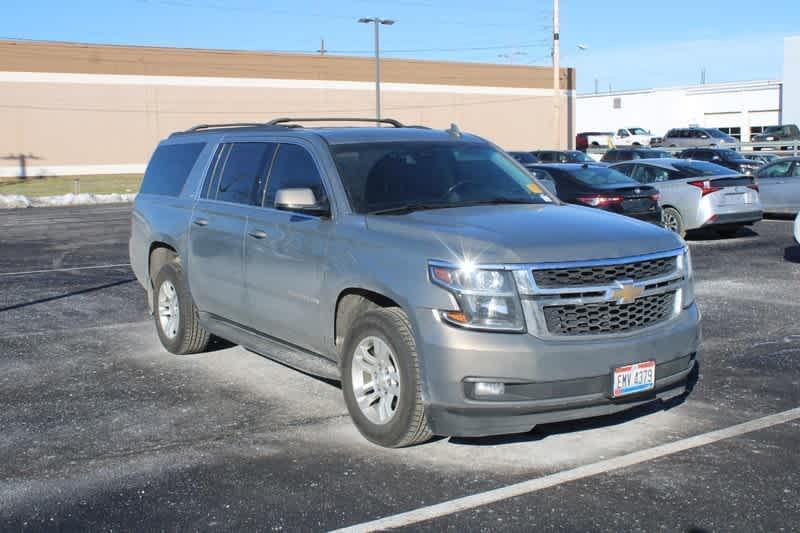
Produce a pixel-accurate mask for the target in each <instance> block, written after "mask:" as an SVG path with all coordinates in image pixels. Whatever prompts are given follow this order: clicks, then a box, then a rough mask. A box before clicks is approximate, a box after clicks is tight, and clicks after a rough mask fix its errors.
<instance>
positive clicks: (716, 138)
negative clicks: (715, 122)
mask: <svg viewBox="0 0 800 533" xmlns="http://www.w3.org/2000/svg"><path fill="white" fill-rule="evenodd" d="M738 145H739V141H737V140H736V137H731V136H730V135H728V134H727V133H723V132H722V131H720V130H718V129H716V128H676V129H673V130H669V131H668V132H667V134H666V135H664V139H663V140H662V141H661V146H667V147H670V148H694V147H695V146H718V147H721V148H735V147H737V146H738Z"/></svg>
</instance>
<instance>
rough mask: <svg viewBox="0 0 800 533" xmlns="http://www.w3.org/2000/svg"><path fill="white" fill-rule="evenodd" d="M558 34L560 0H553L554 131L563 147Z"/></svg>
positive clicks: (556, 138)
mask: <svg viewBox="0 0 800 533" xmlns="http://www.w3.org/2000/svg"><path fill="white" fill-rule="evenodd" d="M559 44H560V43H559V35H558V0H553V132H554V135H555V141H556V142H555V148H556V149H559V148H561V113H560V109H559V108H560V107H561V67H560V56H559V54H560V50H559Z"/></svg>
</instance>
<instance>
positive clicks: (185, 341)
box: [153, 262, 211, 355]
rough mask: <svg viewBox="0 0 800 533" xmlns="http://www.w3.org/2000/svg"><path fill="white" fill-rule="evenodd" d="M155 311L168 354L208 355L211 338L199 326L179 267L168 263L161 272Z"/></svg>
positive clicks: (156, 286)
mask: <svg viewBox="0 0 800 533" xmlns="http://www.w3.org/2000/svg"><path fill="white" fill-rule="evenodd" d="M153 309H154V310H155V312H154V313H153V316H154V318H155V322H156V331H158V338H159V339H160V340H161V344H162V345H163V346H164V348H166V349H167V351H169V352H172V353H174V354H177V355H185V354H191V353H199V352H204V351H206V348H208V342H209V340H210V339H211V335H210V334H209V333H208V331H206V329H205V328H203V326H201V325H200V321H199V319H198V316H197V307H195V305H194V301H193V300H192V296H191V294H190V293H189V285H188V284H187V282H186V277H185V276H184V274H183V269H182V268H181V266H180V263H177V262H172V263H167V264H165V265H164V266H163V267H161V270H159V271H158V275H156V283H155V289H154V290H153Z"/></svg>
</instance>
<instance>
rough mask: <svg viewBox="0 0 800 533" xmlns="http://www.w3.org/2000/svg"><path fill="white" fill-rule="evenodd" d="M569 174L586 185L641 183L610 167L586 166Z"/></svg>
mask: <svg viewBox="0 0 800 533" xmlns="http://www.w3.org/2000/svg"><path fill="white" fill-rule="evenodd" d="M569 173H570V174H571V175H572V176H573V177H574V178H575V179H577V180H578V181H580V182H582V183H585V184H586V185H617V184H620V185H623V184H626V183H630V184H631V185H636V184H638V183H639V182H637V181H635V180H633V179H632V178H629V177H628V176H626V175H625V174H623V173H622V172H619V171H618V170H614V169H613V168H608V167H601V166H589V165H584V166H582V167H581V168H579V169H577V170H573V171H570V172H569Z"/></svg>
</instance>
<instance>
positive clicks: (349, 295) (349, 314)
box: [333, 287, 403, 352]
mask: <svg viewBox="0 0 800 533" xmlns="http://www.w3.org/2000/svg"><path fill="white" fill-rule="evenodd" d="M384 307H398V308H400V309H403V306H402V305H400V303H399V302H398V301H397V299H396V298H393V297H391V296H387V295H386V294H384V293H383V292H381V291H377V290H372V289H367V288H364V287H346V288H344V289H342V290H341V291H339V294H338V296H337V298H336V305H335V306H334V312H333V318H334V320H333V343H334V346H335V348H336V350H337V352H339V351H340V350H341V347H342V345H343V344H344V339H345V337H346V335H347V331H348V330H349V327H350V325H351V324H352V323H353V322H354V321H355V320H356V318H358V317H359V316H360V315H362V314H363V313H365V312H367V311H369V310H371V309H378V308H384Z"/></svg>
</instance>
